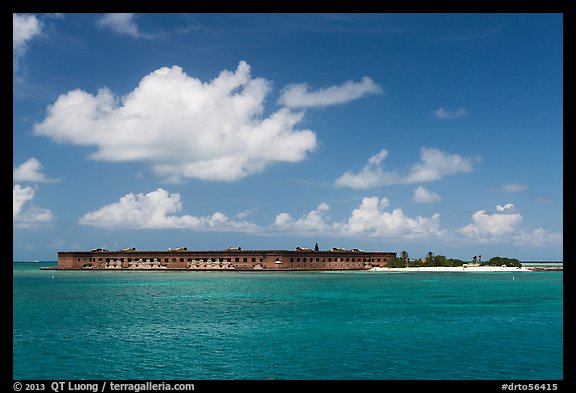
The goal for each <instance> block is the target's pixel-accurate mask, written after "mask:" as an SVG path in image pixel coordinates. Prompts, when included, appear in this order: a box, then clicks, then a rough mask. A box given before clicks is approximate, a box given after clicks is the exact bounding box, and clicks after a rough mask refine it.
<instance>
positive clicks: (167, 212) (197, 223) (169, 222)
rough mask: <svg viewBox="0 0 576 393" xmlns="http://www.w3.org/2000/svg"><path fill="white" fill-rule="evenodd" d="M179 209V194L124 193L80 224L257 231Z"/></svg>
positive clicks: (243, 224) (249, 225)
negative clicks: (184, 213)
mask: <svg viewBox="0 0 576 393" xmlns="http://www.w3.org/2000/svg"><path fill="white" fill-rule="evenodd" d="M180 210H182V201H181V197H180V194H178V193H172V194H170V193H168V191H166V190H164V189H162V188H159V189H157V190H156V191H152V192H149V193H147V194H143V193H140V194H133V193H130V194H126V195H124V196H123V197H121V198H120V200H119V201H118V202H115V203H112V204H110V205H106V206H103V207H102V208H100V209H98V210H96V211H93V212H89V213H86V214H84V215H83V216H82V217H81V218H80V220H79V223H80V224H82V225H89V226H94V227H99V228H107V229H118V228H132V229H167V228H181V229H192V230H209V231H257V230H258V226H257V225H255V224H253V223H250V222H247V221H243V220H233V219H230V218H229V217H227V216H226V215H225V214H224V213H221V212H215V213H213V214H212V215H209V216H191V215H182V216H178V215H176V214H175V213H178V212H179V211H180Z"/></svg>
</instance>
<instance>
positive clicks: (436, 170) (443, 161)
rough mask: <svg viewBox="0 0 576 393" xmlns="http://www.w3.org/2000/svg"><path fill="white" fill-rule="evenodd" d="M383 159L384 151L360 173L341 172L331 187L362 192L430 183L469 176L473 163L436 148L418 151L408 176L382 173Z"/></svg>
mask: <svg viewBox="0 0 576 393" xmlns="http://www.w3.org/2000/svg"><path fill="white" fill-rule="evenodd" d="M387 156H388V151H387V150H386V149H382V150H381V151H380V152H379V153H377V154H376V155H374V156H372V157H370V158H369V159H368V163H367V164H366V165H365V166H364V168H362V169H361V170H360V172H358V173H353V172H350V171H349V172H345V173H344V174H343V175H342V176H340V177H339V178H338V179H336V181H335V182H334V185H335V186H336V187H350V188H356V189H364V188H373V187H381V186H387V185H392V184H412V183H422V182H430V181H435V180H439V179H441V178H442V177H444V176H447V175H453V174H456V173H468V172H471V171H472V170H473V166H474V162H475V161H476V159H474V158H465V157H462V156H460V155H458V154H447V153H444V152H442V151H440V150H439V149H436V148H428V147H422V148H421V149H420V162H417V163H415V164H414V165H413V166H412V168H410V170H409V171H408V172H406V173H400V172H398V171H385V170H384V169H382V162H383V161H384V159H385V158H386V157H387Z"/></svg>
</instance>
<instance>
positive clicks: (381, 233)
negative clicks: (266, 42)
mask: <svg viewBox="0 0 576 393" xmlns="http://www.w3.org/2000/svg"><path fill="white" fill-rule="evenodd" d="M389 205H390V202H389V200H388V199H387V198H381V199H380V198H378V197H365V198H363V199H362V202H361V204H360V206H359V207H358V208H356V209H354V210H353V211H352V212H351V214H350V217H349V218H348V219H346V220H344V221H339V222H330V221H329V220H328V212H329V210H330V207H329V206H328V204H326V203H324V202H322V203H321V204H320V205H319V206H318V208H316V209H314V210H312V211H310V212H309V213H307V214H305V215H303V216H302V217H301V218H299V219H297V220H295V219H293V218H292V216H290V214H288V213H281V214H278V215H277V216H276V219H275V221H274V224H273V225H272V226H271V228H272V229H273V230H278V231H290V232H293V233H298V234H309V233H322V234H323V235H330V236H340V237H351V238H363V237H371V238H374V237H386V238H390V237H393V238H398V239H422V238H430V237H432V238H437V237H439V236H441V235H443V234H444V230H442V229H440V215H439V214H438V213H436V214H434V215H432V216H431V217H422V216H417V217H414V218H412V217H408V216H407V215H405V214H404V212H403V211H402V209H399V208H396V209H393V210H391V211H388V210H387V208H388V207H389Z"/></svg>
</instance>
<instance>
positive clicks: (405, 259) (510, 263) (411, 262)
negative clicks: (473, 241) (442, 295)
mask: <svg viewBox="0 0 576 393" xmlns="http://www.w3.org/2000/svg"><path fill="white" fill-rule="evenodd" d="M466 263H467V262H464V261H463V260H461V259H456V258H446V256H444V255H434V254H433V253H432V252H431V251H429V252H428V253H427V254H426V258H419V259H410V257H409V256H408V252H406V251H402V252H401V253H400V256H399V257H398V258H396V259H394V260H392V261H389V262H388V264H387V267H394V268H397V267H440V266H441V267H458V266H464V265H465V264H466ZM471 263H472V265H480V266H507V267H522V263H520V261H519V260H518V259H515V258H503V257H493V258H490V259H489V260H488V261H487V262H482V256H481V255H478V256H477V255H474V257H473V258H472V261H471Z"/></svg>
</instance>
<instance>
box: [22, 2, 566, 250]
mask: <svg viewBox="0 0 576 393" xmlns="http://www.w3.org/2000/svg"><path fill="white" fill-rule="evenodd" d="M562 24H563V21H562V15H561V14H538V13H535V14H514V13H507V14H497V13H496V14H490V13H487V14H370V13H368V14H89V13H88V14H14V15H13V144H14V146H13V207H14V209H13V256H14V259H15V260H55V259H56V255H57V251H60V250H86V249H92V248H97V247H103V248H107V249H120V248H123V247H136V248H138V249H148V250H162V249H168V248H170V247H179V246H186V247H188V248H189V249H215V250H219V249H224V248H226V247H229V246H241V247H243V248H245V249H261V248H264V249H269V248H271V249H293V248H295V247H296V246H308V247H313V246H314V244H315V243H316V242H318V243H319V246H320V248H321V249H329V248H332V247H345V248H360V249H364V250H383V251H396V252H398V253H400V252H401V251H402V250H406V251H407V252H408V254H409V255H410V256H411V257H412V258H420V257H425V256H426V253H427V252H428V251H432V252H433V253H434V254H442V255H446V256H447V257H454V258H461V259H465V260H470V259H472V257H473V256H474V255H482V259H483V260H487V259H489V258H490V257H493V256H506V257H514V258H519V259H521V260H526V261H528V260H546V261H554V260H562V258H563V254H562V250H563V182H562V180H563V131H562V127H563V123H562V119H563V110H562V108H563V102H562V99H563V98H562V95H563V80H562V74H563V69H562V66H563V64H562V53H563V44H562V27H563V26H562Z"/></svg>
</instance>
